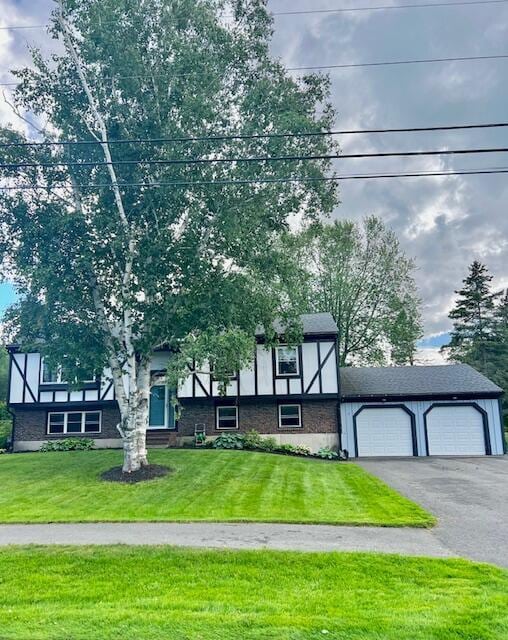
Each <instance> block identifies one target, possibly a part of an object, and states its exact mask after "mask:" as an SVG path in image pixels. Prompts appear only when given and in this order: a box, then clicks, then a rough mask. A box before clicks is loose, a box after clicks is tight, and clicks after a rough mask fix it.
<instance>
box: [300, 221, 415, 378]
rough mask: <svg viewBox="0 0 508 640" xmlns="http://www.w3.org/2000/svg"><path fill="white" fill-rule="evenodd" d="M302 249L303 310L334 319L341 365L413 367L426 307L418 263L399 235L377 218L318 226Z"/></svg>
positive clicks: (304, 236) (306, 235) (307, 235)
mask: <svg viewBox="0 0 508 640" xmlns="http://www.w3.org/2000/svg"><path fill="white" fill-rule="evenodd" d="M296 244H297V246H298V250H299V251H300V253H301V260H300V261H301V264H303V265H305V266H306V270H307V279H306V283H307V286H306V287H305V288H304V289H302V296H303V301H302V304H303V305H304V306H305V307H306V308H307V310H310V311H328V312H330V313H331V314H332V316H333V317H334V319H335V321H336V322H337V326H338V328H339V337H338V345H339V359H340V364H341V365H342V366H345V365H348V364H352V363H353V362H354V363H356V364H372V365H376V364H377V365H381V364H386V363H387V362H388V361H391V362H393V363H395V364H408V363H409V364H413V361H414V356H415V352H416V341H417V340H418V338H420V337H421V335H422V325H421V318H420V310H419V302H420V301H419V298H418V295H417V293H416V285H415V282H414V279H413V271H414V264H413V261H412V260H410V259H409V258H407V257H406V256H405V255H404V252H403V251H402V249H401V247H400V244H399V241H398V240H397V237H396V236H395V234H394V233H393V231H391V230H390V229H388V228H387V227H386V226H385V224H384V223H383V222H382V221H381V220H380V219H379V218H376V217H374V216H371V217H368V218H366V219H365V220H364V222H363V224H362V225H360V224H357V223H355V222H352V221H347V220H345V221H337V222H334V223H333V224H322V223H316V224H313V225H311V226H310V227H309V229H307V230H306V231H304V232H303V233H302V234H300V235H299V237H298V238H297V241H296Z"/></svg>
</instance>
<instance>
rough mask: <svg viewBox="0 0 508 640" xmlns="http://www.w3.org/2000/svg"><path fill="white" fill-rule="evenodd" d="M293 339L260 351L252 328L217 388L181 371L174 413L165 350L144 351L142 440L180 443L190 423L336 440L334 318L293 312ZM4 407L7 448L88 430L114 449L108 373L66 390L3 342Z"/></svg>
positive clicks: (202, 374)
mask: <svg viewBox="0 0 508 640" xmlns="http://www.w3.org/2000/svg"><path fill="white" fill-rule="evenodd" d="M302 324H303V335H304V337H303V342H302V344H300V345H298V346H296V347H292V346H287V345H281V346H278V347H276V348H274V349H267V348H266V347H265V344H264V336H263V334H262V333H258V335H257V336H256V341H257V346H256V352H255V354H254V357H253V361H252V363H251V366H250V367H249V368H246V369H244V370H242V371H237V372H236V373H235V374H234V375H232V376H231V381H230V383H229V385H228V387H227V389H226V394H225V395H224V394H221V393H220V392H219V383H218V382H217V381H215V380H214V378H213V375H212V373H211V372H209V371H206V370H205V371H203V370H200V371H191V372H190V375H189V376H188V378H187V379H186V380H184V381H183V382H182V384H181V385H180V388H179V389H178V391H177V395H178V398H179V400H180V402H181V405H182V412H181V416H180V419H179V420H178V421H177V420H176V419H175V414H174V410H173V407H172V405H171V403H170V397H171V393H170V390H169V389H168V388H167V387H166V384H165V381H164V378H165V369H166V365H167V362H168V359H169V357H170V353H169V351H157V352H156V353H154V355H153V358H152V364H151V369H152V387H151V394H150V410H149V432H148V436H147V442H148V444H154V445H155V444H158V445H161V446H164V445H167V444H168V442H171V443H173V444H182V443H183V441H184V440H185V439H192V438H193V437H194V434H195V433H196V430H199V431H201V430H204V431H205V433H206V436H207V437H215V436H218V435H220V434H221V433H224V432H228V431H240V432H245V431H249V430H251V429H256V430H257V431H259V432H260V433H263V434H272V435H275V436H276V437H277V439H278V440H279V441H280V442H288V443H293V444H302V445H305V446H308V447H309V448H311V449H313V450H317V449H319V448H320V447H322V446H329V447H333V448H337V447H338V445H339V441H338V437H339V430H338V423H339V385H338V375H339V371H338V366H337V351H336V346H335V343H336V336H337V326H336V324H335V322H334V320H333V318H332V316H331V315H330V314H327V313H323V314H312V315H305V316H302ZM9 351H10V357H11V360H10V385H9V406H10V408H11V410H12V411H13V413H14V428H13V448H14V450H15V451H26V450H38V449H39V448H40V446H41V444H42V443H43V442H45V441H47V440H51V439H58V438H62V437H65V436H74V437H89V438H93V439H94V440H95V443H96V446H98V447H120V446H121V440H120V438H119V434H118V431H117V429H116V425H117V424H118V421H119V412H118V408H117V403H116V400H115V395H114V390H113V384H112V381H111V379H110V378H109V377H108V376H107V375H104V376H103V377H102V379H100V380H91V381H89V382H85V384H84V385H83V388H82V389H81V390H79V391H74V390H71V389H70V388H69V387H68V385H67V384H66V382H65V381H64V380H61V379H60V377H59V374H58V373H57V372H53V371H50V370H49V368H48V367H46V366H45V363H44V361H43V358H41V356H40V354H38V353H21V352H19V351H18V350H17V349H16V347H14V346H11V347H10V348H9Z"/></svg>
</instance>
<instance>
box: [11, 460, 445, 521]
mask: <svg viewBox="0 0 508 640" xmlns="http://www.w3.org/2000/svg"><path fill="white" fill-rule="evenodd" d="M121 457H122V454H121V452H120V451H73V452H56V453H26V454H15V455H6V456H1V457H0V521H1V522H90V521H110V522H126V521H129V522H130V521H132V522H133V521H198V520H201V521H223V522H241V521H252V522H302V523H328V524H353V525H383V526H429V525H431V524H432V523H433V522H434V519H433V517H432V516H431V515H430V514H428V513H427V512H425V511H424V510H423V509H422V508H421V507H419V506H418V505H416V504H414V503H413V502H411V501H410V500H407V499H406V498H404V497H402V496H401V495H400V494H398V493H397V492H396V491H394V490H393V489H390V488H389V487H388V486H387V485H385V484H384V483H383V482H381V481H380V480H378V479H377V478H375V477H374V476H371V475H369V474H368V473H367V472H365V471H364V470H363V469H361V468H360V467H358V466H356V465H355V464H352V463H330V462H323V461H320V460H306V459H300V458H292V457H286V456H277V455H273V454H265V453H253V452H248V451H214V450H206V451H192V450H189V451H185V450H152V451H150V460H151V462H154V463H157V464H164V465H168V466H170V467H171V468H172V470H173V472H172V473H171V474H170V475H168V476H166V477H165V478H159V479H156V480H151V481H149V482H144V483H140V484H136V485H124V484H118V483H108V482H104V481H103V480H100V479H99V475H100V474H101V473H102V472H103V471H105V470H107V469H109V468H110V467H113V466H115V465H118V464H120V463H121Z"/></svg>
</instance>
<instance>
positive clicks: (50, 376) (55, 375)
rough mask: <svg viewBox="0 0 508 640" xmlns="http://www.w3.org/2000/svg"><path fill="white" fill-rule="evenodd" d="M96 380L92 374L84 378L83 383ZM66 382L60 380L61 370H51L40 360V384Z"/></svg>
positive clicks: (59, 368) (56, 368)
mask: <svg viewBox="0 0 508 640" xmlns="http://www.w3.org/2000/svg"><path fill="white" fill-rule="evenodd" d="M95 381H96V379H95V377H94V375H93V374H91V373H90V374H88V375H86V376H85V380H84V382H87V383H91V382H95ZM66 383H67V381H66V380H63V379H62V368H61V367H55V368H51V367H50V366H49V364H48V363H47V362H46V361H45V360H44V358H43V359H42V367H41V384H66Z"/></svg>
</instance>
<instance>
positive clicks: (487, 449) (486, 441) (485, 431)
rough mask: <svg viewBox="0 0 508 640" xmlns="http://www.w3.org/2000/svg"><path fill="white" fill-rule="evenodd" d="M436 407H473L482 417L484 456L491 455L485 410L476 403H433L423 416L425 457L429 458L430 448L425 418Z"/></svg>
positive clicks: (487, 417) (487, 419)
mask: <svg viewBox="0 0 508 640" xmlns="http://www.w3.org/2000/svg"><path fill="white" fill-rule="evenodd" d="M436 407H473V409H476V410H477V411H478V413H480V415H481V416H482V422H483V438H484V445H485V455H487V456H491V455H492V446H491V443H490V433H489V416H488V414H487V412H486V411H485V409H482V408H481V407H480V405H478V404H477V403H476V402H433V403H432V404H431V405H430V407H429V408H428V409H427V410H426V411H425V412H424V414H423V430H424V432H425V447H426V449H427V456H430V448H429V434H428V430H427V416H428V415H429V413H430V412H431V411H432V409H435V408H436Z"/></svg>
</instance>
